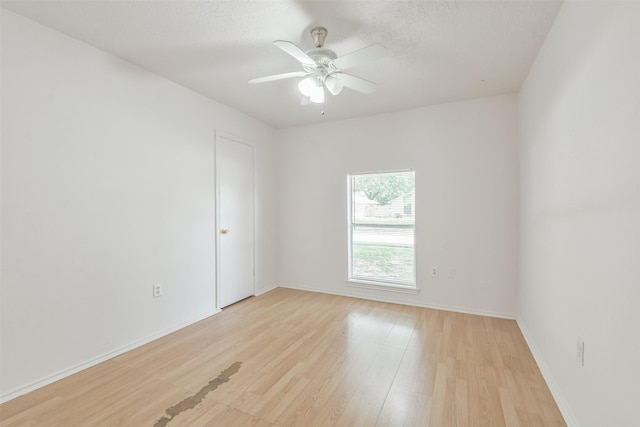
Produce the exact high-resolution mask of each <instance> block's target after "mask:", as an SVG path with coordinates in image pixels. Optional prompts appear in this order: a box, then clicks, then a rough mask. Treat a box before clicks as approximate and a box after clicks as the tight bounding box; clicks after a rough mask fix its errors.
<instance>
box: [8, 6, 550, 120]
mask: <svg viewBox="0 0 640 427" xmlns="http://www.w3.org/2000/svg"><path fill="white" fill-rule="evenodd" d="M2 5H3V7H5V8H6V9H9V10H11V11H13V12H16V13H18V14H21V15H23V16H26V17H28V18H31V19H33V20H35V21H37V22H40V23H42V24H44V25H46V26H49V27H51V28H54V29H56V30H58V31H60V32H63V33H65V34H68V35H70V36H72V37H74V38H77V39H79V40H82V41H84V42H86V43H89V44H91V45H93V46H96V47H98V48H100V49H103V50H105V51H107V52H110V53H112V54H114V55H117V56H119V57H121V58H124V59H126V60H128V61H130V62H133V63H135V64H138V65H140V66H141V67H144V68H146V69H148V70H151V71H153V72H155V73H157V74H160V75H162V76H164V77H166V78H168V79H170V80H173V81H174V82H177V83H179V84H181V85H183V86H186V87H188V88H190V89H192V90H194V91H196V92H199V93H201V94H203V95H205V96H207V97H210V98H212V99H215V100H217V101H219V102H222V103H223V104H226V105H228V106H231V107H233V108H235V109H237V110H240V111H243V112H244V113H246V114H248V115H250V116H253V117H255V118H257V119H259V120H262V121H264V122H266V123H269V124H271V125H273V126H276V127H288V126H295V125H302V124H309V123H316V122H321V121H327V120H336V119H344V118H349V117H356V116H363V115H370V114H376V113H383V112H389V111H398V110H404V109H408V108H414V107H420V106H426V105H432V104H439V103H445V102H452V101H459V100H463V99H470V98H477V97H483V96H491V95H498V94H503V93H509V92H516V91H518V89H519V88H520V85H521V84H522V82H523V80H524V78H525V77H526V75H527V73H528V71H529V68H530V67H531V64H532V63H533V61H534V59H535V56H536V55H537V53H538V50H539V49H540V46H541V44H542V42H543V41H544V38H545V36H546V34H547V32H548V31H549V28H550V27H551V25H552V23H553V20H554V19H555V17H556V15H557V13H558V10H559V8H560V6H561V2H558V1H553V2H549V1H540V0H534V1H526V0H521V1H483V0H476V1H437V2H433V1H239V0H238V1H176V0H174V1H2ZM318 25H321V26H324V27H326V28H327V29H328V30H329V36H328V37H327V41H326V44H325V46H326V47H327V48H329V49H332V50H333V51H335V52H336V53H337V54H338V56H342V55H344V54H346V53H349V52H351V51H353V50H357V49H360V48H362V47H365V46H367V45H369V44H372V43H380V44H382V45H384V46H386V47H387V49H388V55H387V56H386V57H385V58H383V59H379V60H377V61H375V62H372V63H369V64H367V65H362V66H358V67H355V68H352V69H350V70H349V72H350V74H354V75H357V76H359V77H363V78H366V79H368V80H371V81H374V82H376V83H378V90H377V91H376V92H375V93H373V94H371V95H363V94H360V93H358V92H354V91H352V90H349V89H345V90H344V91H342V93H341V94H339V95H338V96H336V97H333V96H331V95H327V100H326V102H325V104H324V110H325V115H324V116H322V115H321V114H320V112H321V106H320V105H316V104H312V105H309V106H301V105H299V102H300V94H299V93H298V91H297V87H296V83H297V79H289V80H281V81H276V82H270V83H263V84H260V85H249V84H247V80H248V79H250V78H253V77H261V76H264V75H270V74H278V73H284V72H288V71H298V70H300V69H301V67H300V64H299V63H298V62H297V61H295V60H294V59H293V58H291V57H290V56H288V55H287V54H285V53H284V52H282V51H281V50H280V49H278V48H277V47H275V46H274V45H273V44H272V43H271V42H272V41H273V40H278V39H280V40H289V41H292V42H294V43H295V44H297V45H298V46H299V47H301V48H302V49H303V50H307V49H310V48H312V47H313V46H312V40H311V37H310V36H309V31H310V30H311V28H313V27H315V26H318Z"/></svg>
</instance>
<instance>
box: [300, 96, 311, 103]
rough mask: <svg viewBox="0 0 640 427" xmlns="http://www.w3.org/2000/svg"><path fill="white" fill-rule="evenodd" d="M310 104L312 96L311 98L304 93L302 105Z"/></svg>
mask: <svg viewBox="0 0 640 427" xmlns="http://www.w3.org/2000/svg"><path fill="white" fill-rule="evenodd" d="M309 104H311V98H309V97H308V96H304V95H302V98H301V99H300V105H309Z"/></svg>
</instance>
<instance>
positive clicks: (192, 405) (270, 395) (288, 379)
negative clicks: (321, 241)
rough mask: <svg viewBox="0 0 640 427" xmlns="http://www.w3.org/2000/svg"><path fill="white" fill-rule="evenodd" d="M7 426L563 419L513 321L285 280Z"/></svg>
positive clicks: (23, 406)
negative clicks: (309, 288) (315, 289)
mask: <svg viewBox="0 0 640 427" xmlns="http://www.w3.org/2000/svg"><path fill="white" fill-rule="evenodd" d="M0 420H1V423H0V424H1V425H2V426H6V427H9V426H65V427H75V426H136V427H139V426H158V427H162V426H169V427H175V426H189V427H195V426H224V427H227V426H331V425H337V426H431V427H440V426H564V425H565V423H564V421H563V419H562V416H561V414H560V412H559V411H558V408H557V406H556V404H555V403H554V400H553V398H552V397H551V394H550V392H549V390H548V388H547V386H546V384H545V382H544V380H543V379H542V376H541V374H540V372H539V370H538V368H537V366H536V364H535V362H534V360H533V357H532V356H531V353H530V352H529V349H528V347H527V345H526V344H525V341H524V339H523V337H522V335H521V333H520V331H519V329H518V326H517V325H516V323H515V322H514V321H512V320H504V319H495V318H489V317H481V316H473V315H467V314H459V313H451V312H447V311H438V310H429V309H424V308H417V307H408V306H402V305H395V304H386V303H379V302H373V301H366V300H359V299H354V298H345V297H339V296H332V295H324V294H319V293H311V292H303V291H296V290H291V289H283V288H278V289H276V290H273V291H271V292H269V293H267V294H265V295H262V296H260V297H255V298H250V299H247V300H245V301H242V302H240V303H238V304H236V305H233V306H231V307H228V308H226V309H224V310H223V312H222V313H220V314H218V315H215V316H213V317H210V318H208V319H205V320H203V321H201V322H199V323H197V324H195V325H192V326H189V327H187V328H185V329H182V330H180V331H178V332H176V333H173V334H171V335H169V336H166V337H164V338H161V339H159V340H157V341H154V342H152V343H149V344H147V345H145V346H142V347H140V348H137V349H135V350H133V351H131V352H128V353H126V354H123V355H121V356H119V357H116V358H114V359H111V360H109V361H107V362H104V363H102V364H100V365H97V366H95V367H93V368H90V369H87V370H85V371H83V372H80V373H78V374H76V375H73V376H71V377H68V378H65V379H63V380H61V381H58V382H56V383H54V384H51V385H49V386H47V387H44V388H41V389H39V390H36V391H34V392H32V393H29V394H27V395H25V396H21V397H19V398H17V399H14V400H12V401H10V402H7V403H5V404H4V405H2V406H1V407H0Z"/></svg>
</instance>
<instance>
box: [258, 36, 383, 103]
mask: <svg viewBox="0 0 640 427" xmlns="http://www.w3.org/2000/svg"><path fill="white" fill-rule="evenodd" d="M328 34H329V32H328V31H327V29H326V28H324V27H316V28H314V29H312V30H311V38H312V39H313V43H314V46H315V47H314V48H313V49H310V50H308V51H306V52H304V51H303V50H302V49H300V48H299V47H298V46H296V45H295V44H293V43H292V42H289V41H285V40H276V41H274V42H273V44H275V45H276V46H277V47H278V48H280V49H281V50H283V51H284V52H286V53H287V54H289V55H290V56H292V57H293V58H295V59H296V60H298V61H299V62H300V63H301V65H302V69H303V71H293V72H289V73H283V74H275V75H272V76H266V77H258V78H255V79H251V80H249V83H250V84H256V83H265V82H270V81H275V80H282V79H288V78H295V77H304V79H302V80H301V81H300V82H299V83H298V90H299V91H300V93H301V94H302V101H301V102H300V104H301V105H307V104H309V103H310V102H311V103H316V104H322V103H324V100H325V93H324V89H325V87H326V89H327V90H328V91H329V93H331V94H332V95H334V96H336V95H338V94H339V93H340V92H341V91H342V89H343V88H344V87H348V88H350V89H353V90H355V91H357V92H360V93H364V94H370V93H373V92H374V91H375V90H376V87H377V85H376V84H375V83H373V82H370V81H368V80H365V79H362V78H360V77H356V76H354V75H351V74H347V73H345V72H344V71H343V70H345V69H347V68H351V67H355V66H356V65H360V64H363V63H365V62H369V61H373V60H375V59H378V58H381V57H383V56H385V55H386V53H387V49H386V48H385V47H384V46H382V45H379V44H373V45H370V46H367V47H365V48H362V49H360V50H356V51H354V52H351V53H348V54H346V55H343V56H341V57H338V55H336V53H335V52H334V51H332V50H330V49H327V48H325V47H324V42H325V39H326V38H327V35H328Z"/></svg>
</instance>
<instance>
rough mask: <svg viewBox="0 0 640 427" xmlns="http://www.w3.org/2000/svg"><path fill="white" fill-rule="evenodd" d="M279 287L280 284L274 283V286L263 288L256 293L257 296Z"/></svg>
mask: <svg viewBox="0 0 640 427" xmlns="http://www.w3.org/2000/svg"><path fill="white" fill-rule="evenodd" d="M279 287H280V286H278V285H273V286H272V287H270V288H267V289H263V290H261V291H258V292H256V293H255V296H257V297H259V296H260V295H264V294H266V293H267V292H271V291H272V290H274V289H277V288H279Z"/></svg>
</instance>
